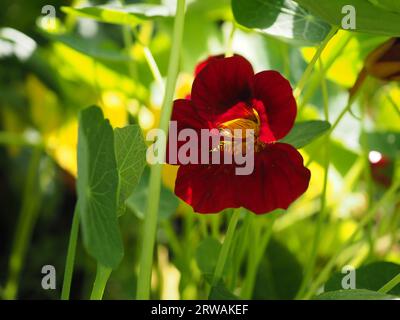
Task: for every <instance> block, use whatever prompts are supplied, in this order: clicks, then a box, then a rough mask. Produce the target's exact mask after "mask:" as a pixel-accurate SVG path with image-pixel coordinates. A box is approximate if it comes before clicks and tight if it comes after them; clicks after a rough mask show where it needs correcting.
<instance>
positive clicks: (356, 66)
mask: <svg viewBox="0 0 400 320" xmlns="http://www.w3.org/2000/svg"><path fill="white" fill-rule="evenodd" d="M350 35H351V36H350ZM387 39H388V38H387V37H385V36H378V35H371V34H358V33H353V34H349V33H348V32H346V31H339V32H338V33H337V34H336V35H335V36H334V37H333V38H332V39H331V40H330V41H329V43H328V45H327V46H326V48H325V50H324V52H323V53H322V55H321V60H322V63H323V65H324V67H328V66H329V70H328V72H327V78H328V79H329V80H332V81H334V82H336V83H338V84H340V85H343V86H345V87H348V88H350V87H352V86H353V85H354V83H355V81H356V79H357V77H358V74H359V73H360V71H361V69H362V68H363V66H364V63H365V62H364V60H365V58H366V57H367V56H368V54H369V53H370V52H371V51H373V50H374V49H375V48H376V47H378V46H379V45H381V44H382V43H384V42H385V41H386V40H387ZM343 46H344V49H343V50H342V51H341V52H339V53H340V54H339V55H338V56H337V52H338V49H339V48H342V47H343ZM316 50H317V49H316V48H314V47H309V48H303V49H302V50H301V52H302V53H303V56H304V57H305V59H306V61H307V62H308V63H309V62H310V61H311V59H312V58H313V56H314V55H315V53H316ZM335 56H336V58H335V59H334V60H332V57H335ZM315 68H316V69H317V70H319V64H318V63H317V64H316V66H315Z"/></svg>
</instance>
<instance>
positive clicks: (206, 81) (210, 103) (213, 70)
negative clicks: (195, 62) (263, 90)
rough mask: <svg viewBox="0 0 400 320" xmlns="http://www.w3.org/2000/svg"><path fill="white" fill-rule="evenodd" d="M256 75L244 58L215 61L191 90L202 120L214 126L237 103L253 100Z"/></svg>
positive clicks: (204, 70)
mask: <svg viewBox="0 0 400 320" xmlns="http://www.w3.org/2000/svg"><path fill="white" fill-rule="evenodd" d="M253 77H254V72H253V68H252V66H251V64H250V63H249V62H248V61H247V60H246V59H245V58H243V57H241V56H233V57H229V58H223V59H216V60H215V61H213V62H212V63H209V64H208V65H207V66H206V67H205V68H204V69H203V70H201V71H200V73H199V74H198V75H197V77H196V78H195V80H194V82H193V87H192V95H191V97H192V101H193V103H194V105H195V106H196V109H197V112H198V113H199V115H200V116H202V117H204V118H206V119H209V120H210V121H211V122H213V121H214V120H215V118H216V116H218V115H220V114H222V113H224V112H226V111H227V110H228V109H229V108H231V107H232V106H234V105H235V104H237V103H238V102H246V101H249V99H250V98H251V96H252V83H253Z"/></svg>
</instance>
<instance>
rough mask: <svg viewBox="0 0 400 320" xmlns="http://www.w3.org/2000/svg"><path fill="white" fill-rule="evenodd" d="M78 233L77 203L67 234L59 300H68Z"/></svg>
mask: <svg viewBox="0 0 400 320" xmlns="http://www.w3.org/2000/svg"><path fill="white" fill-rule="evenodd" d="M78 233H79V211H78V203H77V204H76V205H75V211H74V216H73V218H72V226H71V232H70V235H69V242H68V251H67V259H66V261H65V271H64V280H63V286H62V290H61V300H68V299H69V295H70V292H71V282H72V274H73V272H74V263H75V254H76V245H77V242H78Z"/></svg>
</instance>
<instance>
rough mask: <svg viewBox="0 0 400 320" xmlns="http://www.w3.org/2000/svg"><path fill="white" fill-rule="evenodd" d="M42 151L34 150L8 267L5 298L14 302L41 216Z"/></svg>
mask: <svg viewBox="0 0 400 320" xmlns="http://www.w3.org/2000/svg"><path fill="white" fill-rule="evenodd" d="M41 155H42V151H41V149H40V148H34V149H33V150H32V157H31V160H30V163H29V168H28V173H27V178H26V185H25V189H24V195H23V200H22V208H21V212H20V215H19V218H18V223H17V229H16V232H15V236H14V242H13V246H12V250H11V257H10V260H9V265H8V280H7V283H6V286H5V288H4V292H3V297H4V299H6V300H13V299H15V298H16V296H17V292H18V281H19V277H20V274H21V270H22V266H23V264H24V261H25V255H26V251H27V249H28V246H29V243H30V239H31V236H32V231H33V229H34V226H35V224H36V220H37V217H38V214H39V209H40V201H41V196H40V192H39V193H38V186H37V182H38V170H39V164H40V158H41Z"/></svg>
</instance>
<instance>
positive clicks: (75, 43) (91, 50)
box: [45, 34, 129, 62]
mask: <svg viewBox="0 0 400 320" xmlns="http://www.w3.org/2000/svg"><path fill="white" fill-rule="evenodd" d="M45 35H46V37H48V38H49V39H50V40H52V41H58V42H61V43H63V44H65V45H66V46H68V47H70V48H72V49H74V50H76V51H79V52H81V53H84V54H85V55H88V56H90V57H93V58H96V59H102V60H108V61H122V62H128V61H129V57H128V55H127V54H125V53H124V52H123V51H122V50H121V49H120V48H105V47H101V46H99V45H97V44H95V43H94V42H93V41H88V40H87V39H83V38H79V37H78V36H76V35H72V34H45Z"/></svg>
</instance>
